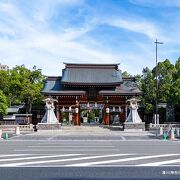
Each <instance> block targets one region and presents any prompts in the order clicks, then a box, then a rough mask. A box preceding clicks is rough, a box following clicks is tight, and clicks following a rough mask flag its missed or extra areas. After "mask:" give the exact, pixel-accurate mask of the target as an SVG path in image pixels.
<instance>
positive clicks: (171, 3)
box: [129, 0, 180, 8]
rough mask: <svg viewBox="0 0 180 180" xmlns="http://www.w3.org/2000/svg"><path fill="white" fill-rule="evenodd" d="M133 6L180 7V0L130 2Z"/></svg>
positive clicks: (133, 0)
mask: <svg viewBox="0 0 180 180" xmlns="http://www.w3.org/2000/svg"><path fill="white" fill-rule="evenodd" d="M129 2H131V3H133V4H137V5H140V6H146V7H153V8H155V7H178V8H179V7H180V1H179V0H158V1H157V0H129Z"/></svg>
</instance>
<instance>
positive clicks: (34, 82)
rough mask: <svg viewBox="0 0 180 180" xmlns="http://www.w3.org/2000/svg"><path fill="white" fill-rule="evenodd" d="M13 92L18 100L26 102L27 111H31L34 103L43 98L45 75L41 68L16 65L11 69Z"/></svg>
mask: <svg viewBox="0 0 180 180" xmlns="http://www.w3.org/2000/svg"><path fill="white" fill-rule="evenodd" d="M11 75H12V77H11V87H12V88H11V92H12V94H14V95H15V97H16V98H17V101H19V102H21V103H25V107H26V112H27V113H31V109H32V104H33V103H34V102H35V101H38V100H39V101H41V100H42V94H41V92H40V91H41V89H42V87H43V82H44V76H43V75H42V73H41V70H40V69H36V67H34V68H33V70H29V69H27V68H26V67H25V66H16V67H15V68H13V69H12V71H11Z"/></svg>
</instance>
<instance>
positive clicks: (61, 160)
mask: <svg viewBox="0 0 180 180" xmlns="http://www.w3.org/2000/svg"><path fill="white" fill-rule="evenodd" d="M126 155H132V154H112V155H102V156H88V157H87V156H86V157H80V158H69V159H57V160H44V161H33V162H22V163H10V164H3V165H0V167H15V166H22V165H31V164H44V163H52V162H53V163H54V162H66V161H78V160H87V159H96V158H104V157H116V156H126Z"/></svg>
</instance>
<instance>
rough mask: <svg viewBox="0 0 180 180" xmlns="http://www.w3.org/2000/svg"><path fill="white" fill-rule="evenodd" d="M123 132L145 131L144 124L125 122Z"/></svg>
mask: <svg viewBox="0 0 180 180" xmlns="http://www.w3.org/2000/svg"><path fill="white" fill-rule="evenodd" d="M124 131H145V122H141V123H132V122H125V123H124Z"/></svg>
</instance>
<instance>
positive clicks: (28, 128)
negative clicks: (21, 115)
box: [0, 124, 33, 132]
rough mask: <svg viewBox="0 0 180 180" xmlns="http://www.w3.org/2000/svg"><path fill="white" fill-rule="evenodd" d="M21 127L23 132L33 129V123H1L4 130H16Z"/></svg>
mask: <svg viewBox="0 0 180 180" xmlns="http://www.w3.org/2000/svg"><path fill="white" fill-rule="evenodd" d="M17 127H19V129H20V131H21V132H28V131H33V125H31V124H30V125H0V129H1V130H2V131H3V132H7V131H8V132H14V131H15V130H16V128H17Z"/></svg>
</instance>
